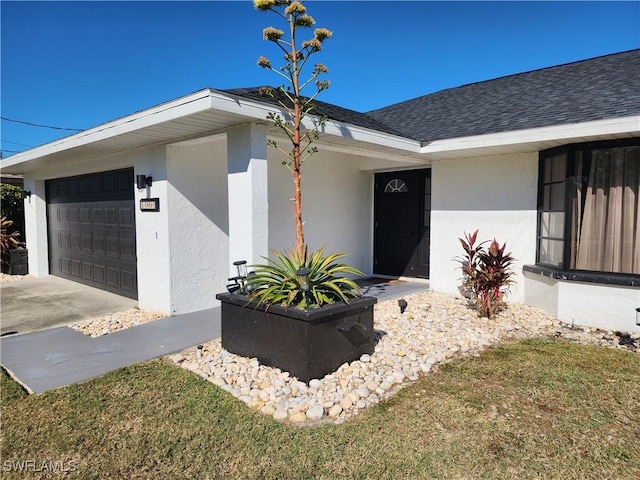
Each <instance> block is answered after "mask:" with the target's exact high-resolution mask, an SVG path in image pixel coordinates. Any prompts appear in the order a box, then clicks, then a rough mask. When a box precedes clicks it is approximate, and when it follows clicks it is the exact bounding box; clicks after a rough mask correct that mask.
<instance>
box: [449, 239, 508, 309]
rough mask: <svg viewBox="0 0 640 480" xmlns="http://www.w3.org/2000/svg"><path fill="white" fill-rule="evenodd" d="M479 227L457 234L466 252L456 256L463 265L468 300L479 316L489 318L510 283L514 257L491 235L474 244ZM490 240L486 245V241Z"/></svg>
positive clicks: (500, 304) (464, 285)
mask: <svg viewBox="0 0 640 480" xmlns="http://www.w3.org/2000/svg"><path fill="white" fill-rule="evenodd" d="M477 238H478V230H476V231H475V232H473V233H472V234H468V233H466V232H465V235H464V238H459V239H458V240H460V243H461V245H462V248H463V250H464V252H465V254H464V256H463V257H459V258H457V259H456V260H457V261H458V262H459V263H460V264H461V269H462V275H463V276H462V281H463V284H462V291H463V293H464V294H466V295H468V296H469V298H470V300H471V303H472V304H473V306H474V307H475V308H476V310H477V311H478V313H479V315H480V316H482V317H487V318H492V317H493V316H494V315H495V313H496V312H497V311H498V310H499V309H500V307H501V306H502V305H503V299H504V295H505V293H506V292H507V291H508V289H509V285H511V284H512V283H513V281H512V280H511V277H512V275H513V271H512V270H511V269H510V267H511V265H512V264H513V261H514V258H513V257H512V256H511V253H510V252H509V253H505V249H506V245H507V244H506V243H504V244H503V245H502V246H500V244H499V243H498V241H497V240H496V239H495V238H494V239H493V241H491V242H489V241H488V240H487V241H484V242H481V243H479V244H477V245H476V241H477ZM487 243H489V248H485V244H487Z"/></svg>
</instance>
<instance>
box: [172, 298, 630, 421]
mask: <svg viewBox="0 0 640 480" xmlns="http://www.w3.org/2000/svg"><path fill="white" fill-rule="evenodd" d="M406 300H407V301H408V304H409V306H408V308H407V309H406V311H405V312H404V313H403V314H400V313H399V312H398V306H397V302H396V301H388V302H383V303H379V304H377V305H376V306H375V328H376V330H377V338H378V339H379V340H378V343H377V345H376V348H375V351H374V353H373V354H372V355H363V356H362V357H360V359H359V360H356V361H354V362H351V363H345V364H343V365H342V366H340V368H339V369H338V370H337V371H336V372H334V373H332V374H331V375H327V376H326V377H325V378H323V379H313V380H311V381H310V382H309V385H307V384H305V383H303V382H299V381H298V380H297V379H296V378H295V377H291V376H290V375H289V374H288V373H287V372H282V371H280V370H278V369H275V368H270V367H266V366H263V365H260V364H259V362H258V361H257V360H256V359H247V358H243V357H239V356H236V355H233V354H230V353H228V352H226V351H224V350H222V347H221V343H220V340H219V339H218V340H214V341H212V342H210V343H208V344H206V345H204V349H203V350H204V353H203V355H202V357H200V358H199V357H197V354H196V348H195V347H194V348H191V349H189V350H186V351H184V352H182V353H181V354H180V355H179V356H178V355H172V356H170V357H168V358H169V360H170V361H172V362H173V363H176V364H180V365H181V366H182V367H183V368H186V369H189V370H192V371H194V372H195V373H196V374H198V375H202V373H207V374H208V375H209V377H208V378H207V380H208V381H210V382H212V383H214V384H216V385H219V386H220V385H224V386H223V387H222V388H225V389H228V390H227V391H229V392H230V393H231V394H232V395H234V396H236V397H237V398H239V399H240V400H241V401H243V402H244V403H246V404H247V405H249V406H250V407H251V408H255V409H256V410H259V411H261V412H262V413H263V414H265V415H269V416H271V417H272V418H274V419H275V420H278V421H284V422H291V423H296V424H317V423H319V422H334V423H341V422H344V421H345V420H346V419H348V418H350V417H352V416H354V415H356V414H357V413H358V412H360V411H362V410H363V409H365V408H367V407H369V406H372V405H375V404H376V403H379V402H380V401H381V400H384V399H385V398H389V397H390V396H392V395H394V394H395V393H396V392H397V391H398V390H399V389H400V388H402V386H404V385H407V384H409V383H412V382H415V381H416V380H417V379H418V378H419V376H420V375H424V374H427V373H428V372H431V371H433V370H434V369H435V368H437V365H438V364H440V363H443V362H446V361H449V360H450V359H452V358H457V357H459V356H462V355H465V356H468V355H477V354H478V352H480V351H481V350H482V349H483V348H485V347H486V346H488V345H492V344H497V343H499V342H502V341H511V340H519V339H524V338H537V337H547V338H548V337H552V338H561V339H563V340H567V341H572V342H581V343H588V344H594V345H603V346H608V347H614V348H625V349H629V350H632V351H636V352H639V353H640V335H637V334H634V335H631V337H629V338H631V339H632V340H634V339H635V343H634V345H635V346H634V347H632V348H629V346H621V345H620V344H619V339H620V338H621V337H620V336H619V335H616V333H615V332H611V331H602V330H596V329H590V328H583V327H579V328H572V327H571V326H569V325H566V324H563V323H561V322H560V321H558V320H556V319H553V318H552V317H550V316H549V315H547V314H545V313H544V312H541V311H539V310H536V309H533V308H530V307H527V306H524V305H520V304H510V305H509V306H508V308H507V309H505V310H503V311H502V312H500V313H499V314H498V315H497V317H496V318H495V319H492V320H489V319H487V318H478V316H477V315H476V313H475V312H474V311H473V310H471V309H469V308H468V306H467V305H466V301H465V300H464V299H462V298H458V297H454V296H452V295H444V294H437V293H432V292H423V293H416V294H413V295H410V296H408V297H407V298H406ZM625 338H627V337H625ZM628 341H629V340H624V341H623V342H628Z"/></svg>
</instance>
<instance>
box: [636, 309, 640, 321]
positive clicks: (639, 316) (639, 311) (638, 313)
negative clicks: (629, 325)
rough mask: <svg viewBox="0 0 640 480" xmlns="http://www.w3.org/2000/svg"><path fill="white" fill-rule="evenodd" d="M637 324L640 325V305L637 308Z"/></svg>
mask: <svg viewBox="0 0 640 480" xmlns="http://www.w3.org/2000/svg"><path fill="white" fill-rule="evenodd" d="M636 325H640V307H638V308H636Z"/></svg>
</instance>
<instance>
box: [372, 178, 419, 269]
mask: <svg viewBox="0 0 640 480" xmlns="http://www.w3.org/2000/svg"><path fill="white" fill-rule="evenodd" d="M374 222H375V223H374V227H375V233H374V246H373V249H374V268H373V271H374V273H376V274H379V275H392V276H407V277H422V278H428V277H429V237H430V233H431V232H430V223H431V170H430V169H424V170H407V171H401V172H388V173H377V174H376V176H375V212H374Z"/></svg>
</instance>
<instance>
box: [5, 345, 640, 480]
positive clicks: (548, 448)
mask: <svg viewBox="0 0 640 480" xmlns="http://www.w3.org/2000/svg"><path fill="white" fill-rule="evenodd" d="M1 387H2V392H1V395H2V397H1V402H2V432H1V440H2V443H1V447H2V460H3V472H2V478H7V479H10V478H20V479H24V478H47V476H46V475H47V472H42V471H40V472H37V471H34V470H36V469H35V468H31V469H30V471H27V472H25V471H23V472H15V471H8V470H9V469H8V468H7V463H6V462H11V461H14V462H15V461H19V460H23V461H24V460H32V461H33V462H34V463H35V464H36V466H38V468H40V470H42V468H41V467H40V465H41V464H42V462H60V463H58V465H59V466H64V465H66V466H67V467H69V466H71V467H72V468H68V469H69V470H74V471H69V472H66V474H65V475H66V476H65V477H64V478H82V479H92V478H96V479H98V478H113V479H118V478H127V479H129V478H131V479H138V478H171V479H181V478H201V479H207V478H234V479H235V478H260V479H263V478H264V479H269V478H273V479H282V478H288V479H289V478H291V479H294V478H301V479H307V478H327V479H333V478H354V479H366V478H389V479H391V478H393V479H395V478H442V479H476V478H477V479H484V478H487V479H491V478H496V479H504V478H514V479H515V478H517V479H525V478H545V479H555V478H557V479H563V480H564V479H609V478H610V479H637V478H640V356H638V355H636V354H632V353H628V352H623V351H618V350H611V349H606V348H602V347H587V346H582V345H575V344H566V343H554V342H544V341H526V342H522V343H516V344H504V345H501V346H498V347H495V348H491V349H488V350H486V351H485V352H484V353H482V355H480V356H479V357H469V358H462V359H458V360H456V361H454V362H452V363H449V364H446V365H443V366H442V367H441V368H440V369H439V370H438V371H437V372H435V373H434V374H432V375H429V376H426V377H424V378H422V379H421V380H420V381H419V382H418V383H416V384H415V385H412V386H411V387H408V388H405V389H403V390H402V391H401V392H400V393H399V394H398V395H396V396H395V397H393V398H391V399H389V400H388V401H386V402H384V403H382V404H380V405H378V406H376V407H373V408H371V409H369V410H367V411H365V412H364V413H362V414H361V415H359V416H358V417H356V418H355V419H353V420H351V421H349V422H346V423H344V424H342V425H323V426H320V427H315V428H300V427H294V426H288V425H282V424H279V423H277V422H275V421H273V420H271V419H270V418H267V417H265V416H263V415H261V414H259V413H256V412H253V411H250V410H249V409H248V408H247V407H245V406H244V404H242V403H241V402H239V401H237V400H235V399H234V398H233V397H231V396H230V395H229V394H227V393H226V392H224V391H222V390H220V389H218V388H217V387H215V386H214V385H212V384H210V383H208V382H206V381H204V380H202V379H200V378H199V377H197V376H196V375H194V374H192V373H190V372H187V371H184V370H181V369H179V368H176V367H173V366H170V365H167V364H164V363H163V362H161V361H153V362H147V363H142V364H138V365H134V366H132V367H129V368H124V369H121V370H118V371H115V372H112V373H110V374H108V375H106V376H104V377H101V378H99V379H96V380H93V381H90V382H87V383H84V384H81V385H75V386H70V387H65V388H63V389H59V390H56V391H53V392H48V393H45V394H43V395H38V396H28V395H26V394H25V393H24V392H23V391H22V390H21V389H20V388H19V387H18V386H17V385H16V384H15V382H13V381H12V380H10V379H9V378H8V377H7V376H6V374H4V372H3V375H2V379H1ZM49 465H50V464H49ZM54 465H55V464H54ZM49 474H50V477H51V478H58V477H60V476H61V474H60V473H58V474H53V473H51V472H49Z"/></svg>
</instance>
